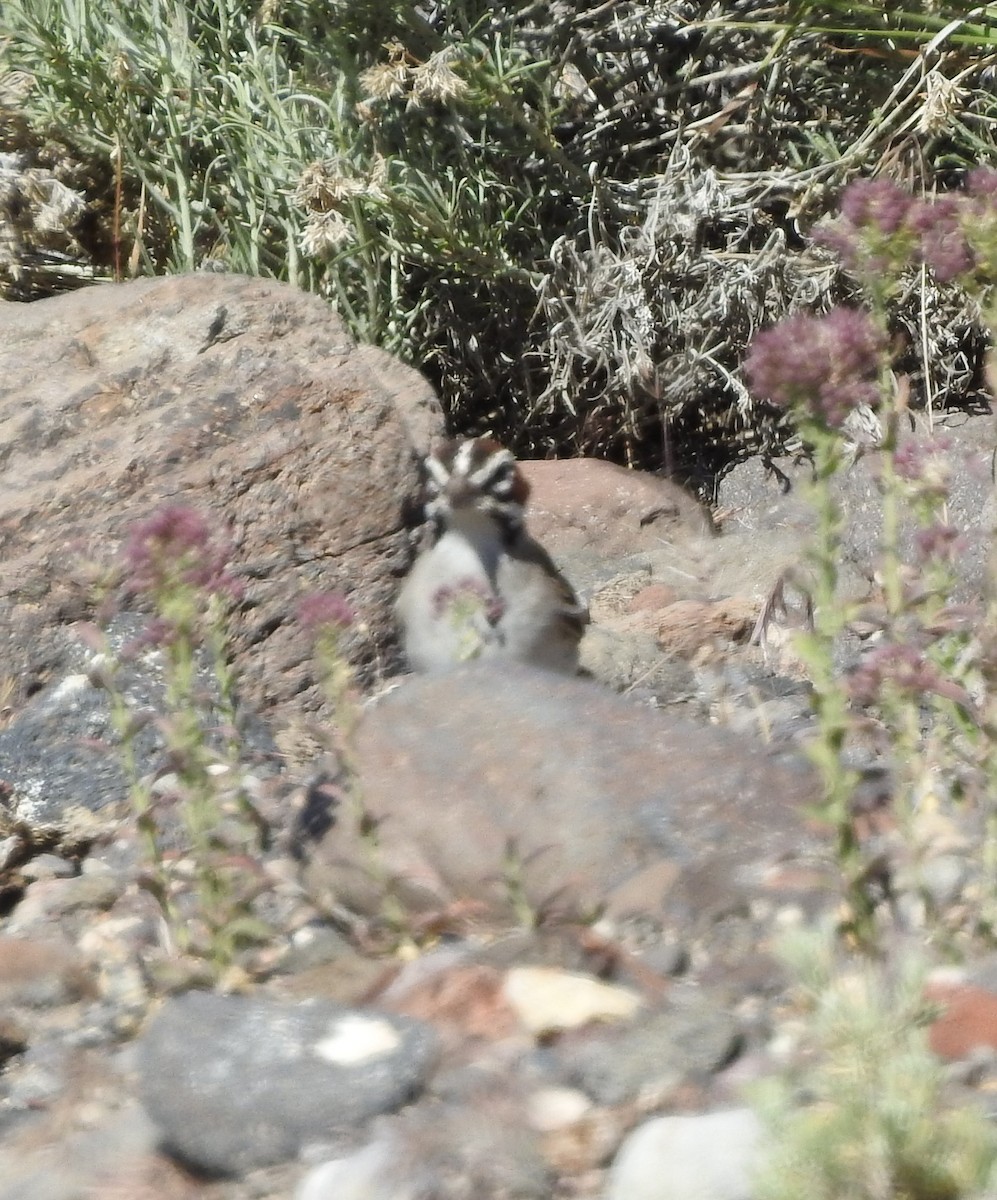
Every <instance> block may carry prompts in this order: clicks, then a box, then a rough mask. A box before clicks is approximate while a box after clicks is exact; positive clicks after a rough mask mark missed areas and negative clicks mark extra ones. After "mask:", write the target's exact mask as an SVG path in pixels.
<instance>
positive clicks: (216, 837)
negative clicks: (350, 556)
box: [87, 505, 272, 983]
mask: <svg viewBox="0 0 997 1200" xmlns="http://www.w3.org/2000/svg"><path fill="white" fill-rule="evenodd" d="M227 555H228V551H227V548H226V547H225V546H223V545H221V544H220V543H219V542H218V541H217V540H215V539H213V538H212V536H211V531H210V528H209V525H208V522H207V520H206V519H205V518H204V517H203V516H202V515H201V514H200V513H198V512H196V511H195V510H194V509H191V508H188V507H185V506H181V505H169V506H165V507H163V508H161V509H160V510H158V511H157V512H156V513H154V514H153V516H151V517H150V518H149V519H148V520H147V521H142V522H139V523H138V524H136V525H135V526H134V527H133V528H132V531H131V534H130V536H129V538H128V540H127V543H126V545H125V549H124V554H123V559H124V565H123V572H124V577H123V589H124V591H125V592H126V593H127V594H128V595H130V596H132V597H137V598H141V600H142V602H143V603H144V604H145V605H146V606H147V607H148V608H149V609H150V610H151V615H150V617H149V620H148V622H147V624H146V627H145V629H144V631H143V633H142V634H141V636H140V637H139V638H138V639H137V640H136V641H133V642H132V643H130V644H129V645H127V646H126V647H124V648H123V650H122V651H121V653H120V654H119V655H117V656H115V655H113V654H112V653H111V652H110V649H109V643H108V641H107V639H106V637H103V636H102V635H101V633H100V631H99V630H89V631H87V632H88V635H89V639H90V641H91V643H92V645H93V646H94V648H95V649H97V650H98V652H99V654H98V659H97V665H96V667H95V670H94V678H95V681H96V682H98V683H99V684H100V685H102V686H103V687H104V688H106V690H107V691H108V693H109V695H110V699H111V711H112V723H113V726H114V728H115V731H116V733H117V734H118V737H119V739H120V753H121V758H122V762H123V765H124V767H125V771H126V775H127V777H128V779H129V786H130V798H131V804H132V809H133V812H134V814H135V819H136V822H137V825H138V830H139V833H140V836H141V838H142V841H143V844H144V858H145V871H144V874H143V876H142V882H143V884H144V886H145V887H146V888H147V889H148V890H149V892H151V894H152V895H153V896H154V897H155V899H156V902H157V904H158V905H159V909H160V912H161V914H162V916H163V920H164V927H165V930H166V935H167V945H166V949H167V951H168V952H169V953H170V954H171V955H173V956H176V955H179V956H180V957H181V959H186V960H187V961H188V962H190V963H191V964H201V967H202V968H203V969H204V970H206V971H207V973H208V977H209V978H210V979H211V980H213V981H215V982H222V983H233V982H235V981H236V979H237V978H238V977H239V974H240V971H241V969H242V964H243V961H244V954H245V952H246V951H247V950H248V949H250V948H252V947H253V946H256V945H259V944H260V943H261V942H263V941H265V940H266V939H267V938H268V937H269V936H270V935H271V932H272V931H271V930H270V929H269V927H268V926H267V925H266V923H265V922H263V921H262V920H261V919H260V918H259V917H258V916H257V914H256V912H255V905H254V901H255V900H256V897H257V896H258V895H259V894H260V892H261V891H262V890H264V889H266V887H268V886H269V885H268V880H267V876H266V873H265V871H264V869H263V867H262V864H261V862H260V854H261V852H262V851H263V850H265V849H266V846H267V841H268V837H269V834H268V830H267V827H266V824H265V822H264V821H263V820H262V818H261V817H260V815H259V814H258V813H257V811H256V809H255V807H254V805H253V802H252V800H251V798H250V796H249V794H248V792H247V790H246V787H245V784H244V781H243V768H242V760H241V754H242V749H243V747H242V741H241V736H240V730H239V723H238V713H237V710H236V677H235V673H234V670H233V668H232V665H231V661H230V655H229V651H228V643H227V620H228V617H229V615H230V611H231V607H232V605H233V604H234V603H236V602H237V601H238V599H239V597H240V595H241V589H240V585H239V583H238V581H237V580H236V579H235V578H234V577H233V576H232V575H231V574H230V573H229V571H228V570H227V567H226V562H227ZM140 656H141V657H142V658H143V660H144V661H145V662H146V663H147V664H149V665H152V664H153V663H155V664H156V665H157V666H158V667H159V669H160V670H161V674H162V687H163V694H162V706H161V711H159V712H156V713H151V712H147V711H145V712H136V711H135V710H134V708H133V706H132V704H131V703H130V701H129V699H128V696H127V693H126V691H125V689H124V687H123V684H122V677H123V672H124V671H126V670H127V669H128V667H129V664H130V663H131V662H133V661H134V660H136V659H137V658H138V657H140ZM209 681H210V682H209ZM150 722H151V723H152V724H153V725H154V727H155V730H156V733H157V735H158V738H159V740H160V742H161V744H162V761H163V764H164V769H163V771H162V772H161V773H160V775H159V777H158V778H156V777H153V776H150V774H149V773H148V772H147V771H144V770H143V767H142V763H141V761H140V756H139V754H138V751H137V737H138V735H139V733H140V732H141V730H142V729H143V728H144V727H145V726H146V725H148V724H149V723H150Z"/></svg>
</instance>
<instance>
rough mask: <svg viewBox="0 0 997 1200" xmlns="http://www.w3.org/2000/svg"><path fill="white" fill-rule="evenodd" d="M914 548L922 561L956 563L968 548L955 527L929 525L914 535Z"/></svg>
mask: <svg viewBox="0 0 997 1200" xmlns="http://www.w3.org/2000/svg"><path fill="white" fill-rule="evenodd" d="M914 548H915V549H916V551H917V555H918V558H920V559H921V560H922V561H925V560H927V559H936V560H938V561H940V562H950V563H951V562H954V561H955V560H956V558H957V556H958V555H960V554H961V553H962V552H963V550H964V549H965V548H966V539H965V538H964V537H963V535H962V534H961V533H960V531H959V530H958V529H957V528H956V527H955V526H954V525H943V524H940V523H939V524H937V525H928V526H926V527H925V528H924V529H919V530H918V531H917V532H916V533H915V534H914Z"/></svg>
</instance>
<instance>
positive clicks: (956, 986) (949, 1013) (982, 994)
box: [924, 981, 997, 1059]
mask: <svg viewBox="0 0 997 1200" xmlns="http://www.w3.org/2000/svg"><path fill="white" fill-rule="evenodd" d="M924 992H925V997H926V998H927V999H928V1000H931V1001H932V1002H934V1003H936V1004H938V1005H940V1006H941V1007H942V1010H943V1011H942V1014H941V1016H939V1017H937V1018H936V1019H935V1020H934V1021H933V1022H932V1024H931V1028H930V1029H929V1031H928V1044H929V1045H930V1046H931V1049H932V1050H933V1051H934V1052H935V1054H937V1055H938V1056H939V1057H940V1058H948V1059H959V1058H966V1057H967V1056H968V1055H970V1054H972V1052H973V1051H974V1050H975V1049H976V1048H977V1047H978V1046H990V1047H993V1048H994V1049H997V995H995V994H994V993H993V992H989V991H987V990H986V988H981V987H976V986H975V985H974V984H969V983H943V982H940V981H935V982H932V983H929V984H928V986H927V987H926V988H925V989H924Z"/></svg>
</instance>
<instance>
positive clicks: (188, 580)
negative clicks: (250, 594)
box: [123, 504, 242, 600]
mask: <svg viewBox="0 0 997 1200" xmlns="http://www.w3.org/2000/svg"><path fill="white" fill-rule="evenodd" d="M123 555H124V560H125V565H126V567H127V571H128V573H127V577H126V585H127V587H128V590H129V591H130V592H133V593H135V592H146V593H149V594H151V595H157V594H162V593H163V592H166V591H169V590H170V589H172V588H174V587H176V586H177V585H192V586H194V587H196V588H199V589H200V590H202V591H204V592H207V593H212V594H219V595H227V596H228V597H229V598H230V599H233V600H236V599H239V597H240V596H241V594H242V587H241V585H240V584H239V582H238V581H237V580H236V579H233V577H232V576H231V575H230V574H229V573H228V572H227V570H226V569H225V568H226V563H227V562H228V557H229V547H228V546H220V545H217V544H215V543H214V542H213V541H212V538H211V531H210V528H209V526H208V522H207V520H206V519H205V518H204V516H203V515H202V514H201V513H199V512H198V511H197V510H196V509H193V508H190V507H188V506H187V505H184V504H166V505H163V507H162V508H159V509H157V510H156V512H154V513H153V515H152V516H151V517H150V518H149V519H148V520H147V521H138V522H136V523H135V524H134V525H133V526H132V527H131V530H130V532H129V534H128V539H127V541H126V542H125V547H124V551H123Z"/></svg>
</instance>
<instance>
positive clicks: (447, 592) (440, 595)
mask: <svg viewBox="0 0 997 1200" xmlns="http://www.w3.org/2000/svg"><path fill="white" fill-rule="evenodd" d="M475 611H478V612H482V613H483V614H484V616H485V620H486V621H487V622H488V623H489V625H496V624H498V622H499V621H500V620H501V619H502V613H503V612H504V611H505V609H504V606H503V604H502V601H501V600H500V599H499V597H498V596H496V595H495V593H494V592H493V591H492V590H491V588H490V587H488V585H487V584H486V583H484V582H483V581H482V580H480V579H476V578H474V577H473V576H468V577H467V578H466V579H458V580H457V582H456V583H448V584H444V585H443V587H440V588H437V590H436V591H435V592H434V593H433V614H434V616H436V617H437V618H440V617H443V616H445V615H449V616H451V617H457V618H465V619H466V617H467V616H469V615H470V614H471V613H473V612H475Z"/></svg>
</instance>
